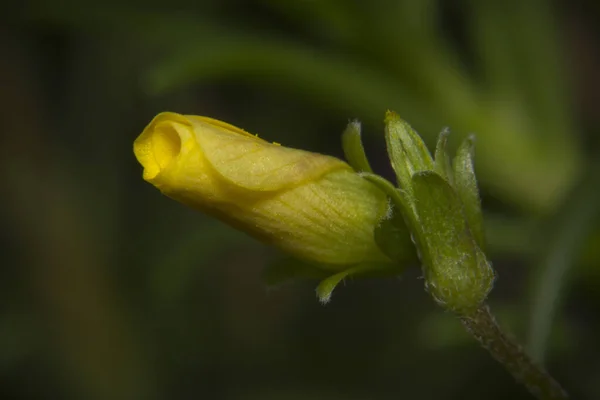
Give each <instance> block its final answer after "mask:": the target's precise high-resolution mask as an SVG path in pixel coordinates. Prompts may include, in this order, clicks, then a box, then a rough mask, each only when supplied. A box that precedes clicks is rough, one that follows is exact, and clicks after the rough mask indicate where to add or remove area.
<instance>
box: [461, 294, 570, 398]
mask: <svg viewBox="0 0 600 400" xmlns="http://www.w3.org/2000/svg"><path fill="white" fill-rule="evenodd" d="M460 319H461V322H462V324H463V325H464V326H465V328H466V329H467V331H468V332H469V333H470V334H471V335H472V336H473V337H474V338H475V339H476V340H477V341H478V342H479V343H480V344H481V345H482V346H483V347H484V348H485V349H486V350H487V351H489V352H490V354H491V356H492V357H494V358H495V359H496V361H498V362H500V364H502V365H503V366H504V367H505V368H506V369H507V370H508V371H509V372H510V373H511V374H512V376H513V377H514V378H515V379H516V380H517V381H518V382H520V383H522V384H523V385H525V387H527V389H528V390H529V391H530V392H531V393H532V394H533V395H534V396H535V397H536V398H538V399H540V400H558V399H568V398H569V396H568V395H567V393H566V392H565V391H564V390H563V389H562V388H561V387H560V385H559V384H558V382H556V381H555V380H554V379H553V378H552V377H551V376H550V375H549V374H548V372H546V371H545V370H544V369H543V368H542V367H541V366H539V365H537V364H536V363H535V362H534V361H533V360H532V359H531V358H530V357H529V355H527V353H525V351H524V350H523V348H522V347H521V346H520V345H519V344H517V343H516V342H515V341H514V339H513V338H512V337H510V336H509V335H507V334H506V333H504V332H503V331H502V329H501V328H500V326H499V325H498V323H497V322H496V319H495V318H494V316H493V315H492V313H491V312H490V309H489V307H488V306H487V305H486V304H483V305H481V306H480V307H479V308H478V309H477V310H476V311H475V312H473V313H471V314H469V315H464V316H461V317H460Z"/></svg>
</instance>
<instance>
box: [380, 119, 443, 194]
mask: <svg viewBox="0 0 600 400" xmlns="http://www.w3.org/2000/svg"><path fill="white" fill-rule="evenodd" d="M385 140H386V144H387V151H388V155H389V157H390V161H391V163H392V168H393V169H394V172H396V177H397V179H398V184H399V186H400V187H401V188H402V189H404V190H406V191H407V192H409V193H411V192H412V188H411V176H412V175H413V174H414V173H415V172H417V171H429V170H433V168H434V165H433V159H432V158H431V154H430V153H429V150H428V149H427V146H425V143H424V142H423V140H422V139H421V137H420V136H419V135H418V134H417V133H416V132H415V131H414V130H413V129H412V128H411V126H410V125H409V124H408V123H407V122H405V121H404V120H402V119H401V118H400V117H399V116H398V115H397V114H396V113H394V112H392V111H388V112H387V113H386V116H385Z"/></svg>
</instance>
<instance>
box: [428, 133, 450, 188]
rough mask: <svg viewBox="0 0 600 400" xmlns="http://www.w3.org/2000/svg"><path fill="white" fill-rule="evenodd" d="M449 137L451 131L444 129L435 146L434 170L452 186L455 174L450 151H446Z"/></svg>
mask: <svg viewBox="0 0 600 400" xmlns="http://www.w3.org/2000/svg"><path fill="white" fill-rule="evenodd" d="M449 135H450V129H448V128H444V129H442V131H441V132H440V135H439V136H438V141H437V145H436V146H435V159H434V161H433V163H434V167H433V170H434V171H435V172H437V174H438V175H440V176H441V177H442V178H444V179H445V180H447V181H448V182H449V183H450V184H451V185H452V184H453V182H454V174H453V172H452V164H451V162H450V157H449V155H448V151H447V150H446V144H447V142H448V136H449Z"/></svg>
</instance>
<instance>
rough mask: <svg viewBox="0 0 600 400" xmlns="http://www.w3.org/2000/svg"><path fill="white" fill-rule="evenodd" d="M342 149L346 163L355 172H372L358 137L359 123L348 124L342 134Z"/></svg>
mask: <svg viewBox="0 0 600 400" xmlns="http://www.w3.org/2000/svg"><path fill="white" fill-rule="evenodd" d="M342 148H343V149H344V155H345V156H346V161H348V164H350V166H351V167H352V168H354V169H355V170H356V171H357V172H373V170H372V169H371V165H369V160H368V159H367V155H366V154H365V148H364V146H363V143H362V139H361V136H360V122H359V121H351V122H350V123H348V126H347V127H346V130H344V133H343V134H342Z"/></svg>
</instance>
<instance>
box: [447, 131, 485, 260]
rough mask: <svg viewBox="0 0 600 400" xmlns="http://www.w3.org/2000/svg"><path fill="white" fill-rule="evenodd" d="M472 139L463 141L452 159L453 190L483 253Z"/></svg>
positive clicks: (482, 228)
mask: <svg viewBox="0 0 600 400" xmlns="http://www.w3.org/2000/svg"><path fill="white" fill-rule="evenodd" d="M473 142H474V137H473V136H470V137H468V138H467V139H465V140H464V141H463V142H462V144H461V145H460V147H459V148H458V152H457V154H456V158H454V188H455V189H456V192H457V194H458V197H459V198H460V201H461V202H462V204H463V207H464V212H465V217H466V218H467V223H468V224H469V229H470V230H471V234H472V235H473V238H474V239H475V241H476V242H477V245H478V246H479V248H480V249H481V250H483V251H485V247H486V246H485V231H484V227H483V214H482V211H481V200H480V198H479V188H478V187H477V178H476V177H475V168H474V166H473V151H474V143H473Z"/></svg>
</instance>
